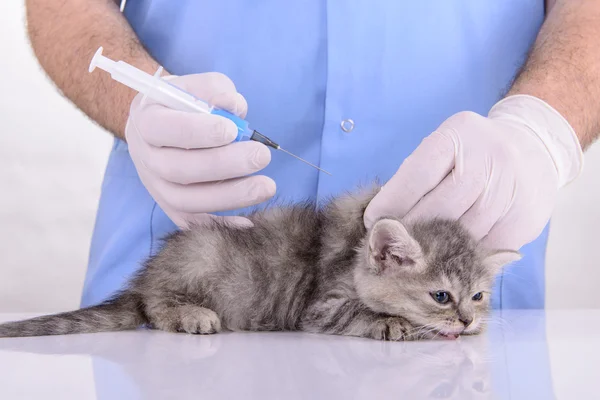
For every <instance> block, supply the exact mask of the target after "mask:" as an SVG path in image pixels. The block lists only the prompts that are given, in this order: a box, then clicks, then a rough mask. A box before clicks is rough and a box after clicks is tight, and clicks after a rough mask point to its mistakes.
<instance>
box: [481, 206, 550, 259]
mask: <svg viewBox="0 0 600 400" xmlns="http://www.w3.org/2000/svg"><path fill="white" fill-rule="evenodd" d="M528 211H530V213H529V214H531V212H532V211H531V210H528ZM533 212H535V211H533ZM548 215H550V214H548ZM546 222H547V221H546ZM544 227H545V223H541V224H537V223H536V222H535V221H533V220H532V219H531V215H527V214H525V213H523V212H517V211H509V213H508V214H507V215H506V216H505V217H503V218H502V219H501V220H499V221H498V222H496V224H495V225H494V227H493V228H492V229H491V230H490V233H488V234H487V236H485V237H484V238H483V239H482V240H481V244H482V245H483V246H484V247H487V248H490V249H501V250H515V251H518V250H519V249H520V248H521V247H523V246H524V245H526V244H527V243H529V242H531V241H533V240H535V239H536V238H537V237H538V236H539V235H540V234H541V233H542V231H543V230H544Z"/></svg>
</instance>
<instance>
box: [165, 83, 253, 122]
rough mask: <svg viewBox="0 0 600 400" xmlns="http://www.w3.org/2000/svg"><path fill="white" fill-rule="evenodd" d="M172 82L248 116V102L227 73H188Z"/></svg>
mask: <svg viewBox="0 0 600 400" xmlns="http://www.w3.org/2000/svg"><path fill="white" fill-rule="evenodd" d="M172 83H173V84H174V85H175V86H177V87H179V88H181V89H183V90H185V91H187V92H189V93H191V94H193V95H194V96H196V97H198V98H199V99H201V100H204V101H206V102H208V103H209V104H211V105H213V106H215V107H218V108H221V109H223V110H227V111H229V112H231V113H233V114H235V115H237V116H239V117H241V118H245V117H246V112H247V111H248V103H246V99H244V96H242V95H241V94H239V93H238V92H237V90H236V88H235V85H234V84H233V82H232V81H231V79H229V78H228V77H227V75H224V74H221V73H219V72H207V73H203V74H194V75H186V76H182V77H179V78H177V79H176V80H173V81H172Z"/></svg>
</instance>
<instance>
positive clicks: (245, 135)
mask: <svg viewBox="0 0 600 400" xmlns="http://www.w3.org/2000/svg"><path fill="white" fill-rule="evenodd" d="M102 50H103V48H102V47H100V48H99V49H98V51H96V54H94V57H93V58H92V61H91V63H90V69H89V71H90V73H91V72H92V71H94V69H96V67H98V68H100V69H102V70H104V71H106V72H108V73H110V75H111V77H112V78H113V79H114V80H116V81H118V82H121V83H122V84H124V85H125V86H128V87H130V88H131V89H133V90H135V91H137V92H139V93H143V94H144V95H145V96H147V97H148V98H150V99H152V100H154V101H156V102H157V103H159V104H162V105H164V106H165V107H169V108H172V109H174V110H179V111H187V112H202V113H206V114H214V115H220V116H222V117H225V118H227V119H229V120H231V121H233V123H234V124H235V125H236V126H237V128H238V135H237V137H236V138H235V140H234V141H235V142H239V141H242V140H254V141H256V142H260V143H262V144H264V145H266V146H269V147H271V148H273V149H275V150H281V151H283V152H285V153H287V154H289V155H291V156H292V157H295V158H297V159H298V160H300V161H302V162H304V163H306V164H308V165H310V166H311V167H314V168H316V169H318V170H319V171H322V172H324V173H326V174H328V175H331V174H330V173H329V172H327V171H325V170H324V169H321V168H319V167H317V166H316V165H314V164H311V163H309V162H308V161H306V160H304V159H302V158H300V157H298V156H297V155H295V154H292V153H290V152H289V151H287V150H285V149H283V148H281V146H280V145H279V144H277V143H275V142H274V141H273V140H271V139H269V138H268V137H266V136H265V135H263V134H261V133H259V132H257V131H255V130H253V129H250V127H249V124H248V122H247V121H245V120H244V119H242V118H240V117H238V116H236V115H234V114H232V113H230V112H227V111H225V110H221V109H219V108H216V107H213V106H211V105H210V104H208V103H207V102H205V101H203V100H201V99H198V98H197V97H196V96H194V95H192V94H190V93H188V92H186V91H185V90H183V89H181V88H178V87H177V86H175V85H172V84H171V83H169V82H167V81H166V80H164V79H162V78H161V74H162V71H163V68H162V67H160V68H159V69H158V71H156V73H155V74H154V75H150V74H147V73H145V72H144V71H142V70H140V69H137V68H135V67H133V66H132V65H130V64H127V63H126V62H124V61H113V60H111V59H110V58H107V57H105V56H103V55H102Z"/></svg>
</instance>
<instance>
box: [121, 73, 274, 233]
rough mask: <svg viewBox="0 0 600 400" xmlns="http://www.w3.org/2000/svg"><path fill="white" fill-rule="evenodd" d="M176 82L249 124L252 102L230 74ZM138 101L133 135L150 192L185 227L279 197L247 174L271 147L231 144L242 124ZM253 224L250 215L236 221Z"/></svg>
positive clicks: (268, 183)
mask: <svg viewBox="0 0 600 400" xmlns="http://www.w3.org/2000/svg"><path fill="white" fill-rule="evenodd" d="M170 78H171V79H170V81H171V83H173V84H174V85H175V86H178V87H180V88H181V89H183V90H186V91H188V92H190V93H192V94H194V95H196V96H197V97H199V98H201V99H202V100H205V101H207V102H209V103H210V104H212V105H214V106H216V107H219V108H223V109H225V110H228V111H230V112H232V113H234V114H236V115H238V116H241V117H242V118H243V117H245V115H246V111H247V108H248V106H247V104H246V100H245V99H244V98H243V97H242V95H241V94H239V93H237V91H236V89H235V86H234V84H233V82H231V80H230V79H229V78H227V77H226V76H225V75H223V74H219V73H204V74H195V75H186V76H181V77H170ZM142 98H143V96H142V95H138V96H137V97H136V98H135V99H134V100H133V102H132V104H131V110H130V115H129V119H128V121H127V126H126V128H125V137H126V140H127V143H128V145H129V153H130V155H131V158H132V160H133V163H134V165H135V167H136V169H137V172H138V174H139V176H140V179H141V181H142V183H143V184H144V186H145V187H146V189H148V192H149V193H150V194H151V195H152V197H153V198H154V199H155V200H156V202H157V203H158V204H159V205H160V207H161V208H162V209H163V211H164V212H165V213H166V214H167V215H168V216H169V218H171V220H172V221H173V222H174V223H175V224H177V225H178V226H179V227H181V228H187V227H188V226H189V224H190V223H202V222H204V221H206V220H207V219H211V218H216V217H215V216H212V215H209V214H207V213H210V212H215V211H225V210H232V209H237V208H242V207H247V206H251V205H254V204H258V203H260V202H262V201H264V200H267V199H268V198H270V197H272V196H273V195H274V194H275V182H273V180H271V179H270V178H267V177H266V176H246V175H249V174H251V173H254V172H256V171H259V170H261V169H263V168H264V167H266V166H267V164H269V162H270V161H271V153H270V151H269V149H268V148H267V147H266V146H265V145H263V144H261V143H257V142H254V141H243V142H236V143H231V142H232V141H233V140H234V139H235V137H236V136H237V127H236V125H235V124H234V123H233V122H232V121H230V120H228V119H226V118H224V117H221V116H217V115H209V114H200V113H197V114H196V113H187V112H182V111H176V110H172V109H168V108H166V107H163V106H162V105H159V104H156V103H153V102H152V101H151V100H149V99H146V100H144V101H143V102H142ZM227 221H229V222H232V223H235V224H239V225H252V224H251V222H250V221H249V220H248V219H246V218H242V217H228V218H227Z"/></svg>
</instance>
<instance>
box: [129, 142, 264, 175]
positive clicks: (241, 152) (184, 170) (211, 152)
mask: <svg viewBox="0 0 600 400" xmlns="http://www.w3.org/2000/svg"><path fill="white" fill-rule="evenodd" d="M142 145H143V144H142ZM146 146H147V149H146V152H145V154H143V155H141V156H140V161H141V162H142V163H143V165H144V167H146V169H148V170H149V171H151V172H152V173H153V174H154V175H155V176H157V177H159V178H161V179H164V180H166V181H168V182H171V183H177V184H182V185H188V184H192V183H201V182H212V181H220V180H224V179H231V178H238V177H242V176H246V175H250V174H252V173H255V172H257V171H260V170H261V169H263V168H265V167H266V166H267V165H268V164H269V162H270V161H271V152H270V150H269V148H268V147H267V146H265V145H263V144H262V143H258V142H253V141H245V142H236V143H232V144H230V145H227V146H223V147H215V148H210V149H199V150H198V149H196V150H182V149H176V148H171V147H152V146H149V145H146Z"/></svg>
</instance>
